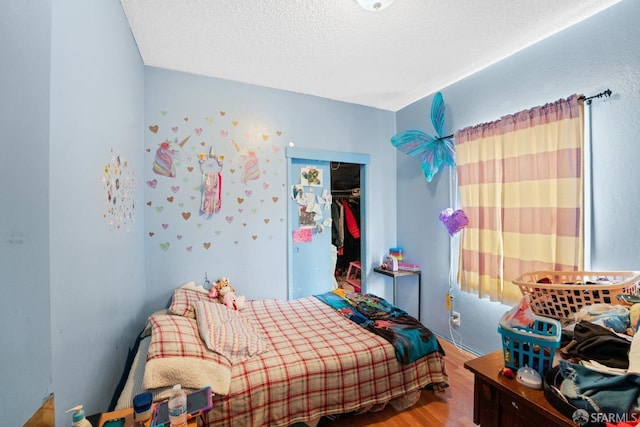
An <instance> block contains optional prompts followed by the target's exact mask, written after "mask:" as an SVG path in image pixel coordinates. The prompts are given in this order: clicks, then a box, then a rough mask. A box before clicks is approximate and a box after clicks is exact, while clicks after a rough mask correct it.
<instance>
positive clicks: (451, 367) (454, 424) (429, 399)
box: [323, 338, 476, 427]
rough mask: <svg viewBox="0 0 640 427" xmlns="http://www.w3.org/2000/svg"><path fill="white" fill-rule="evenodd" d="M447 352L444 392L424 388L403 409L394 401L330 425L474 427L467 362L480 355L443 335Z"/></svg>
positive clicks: (470, 381)
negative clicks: (447, 380)
mask: <svg viewBox="0 0 640 427" xmlns="http://www.w3.org/2000/svg"><path fill="white" fill-rule="evenodd" d="M439 340H440V343H441V345H442V348H443V349H444V351H445V353H446V357H445V363H446V365H445V367H446V369H447V373H448V374H449V387H448V388H447V389H446V390H445V391H442V392H439V393H434V392H432V391H426V390H425V391H423V392H422V395H421V397H420V400H419V401H418V403H416V404H415V405H414V406H412V407H411V408H409V409H406V410H404V411H402V412H397V411H396V410H395V409H393V407H391V405H388V406H387V407H386V408H385V409H384V410H383V411H380V412H375V413H366V414H361V415H355V416H352V417H348V418H342V419H339V420H336V421H332V422H330V423H326V424H324V423H323V426H326V427H364V426H379V427H382V426H384V427H412V426H419V427H432V426H433V427H435V426H442V427H472V426H475V424H474V423H473V374H472V373H471V372H470V371H469V370H467V369H465V368H464V366H463V364H464V362H465V361H467V360H469V359H473V358H475V357H476V356H475V355H473V354H471V353H468V352H466V351H464V350H461V349H458V348H457V347H456V346H455V345H454V344H453V343H451V342H450V341H447V340H445V339H443V338H440V339H439Z"/></svg>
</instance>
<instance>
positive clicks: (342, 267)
mask: <svg viewBox="0 0 640 427" xmlns="http://www.w3.org/2000/svg"><path fill="white" fill-rule="evenodd" d="M331 196H332V199H333V203H332V206H331V218H332V222H333V229H332V233H331V244H332V245H333V246H334V247H335V249H334V250H335V255H334V256H335V269H334V275H335V278H336V283H337V285H338V287H340V288H343V289H345V290H349V291H357V292H360V291H361V290H362V286H361V284H362V277H361V276H362V275H361V269H362V259H361V250H362V249H361V245H360V238H361V235H362V230H361V228H362V220H361V209H360V165H359V164H357V163H343V162H331Z"/></svg>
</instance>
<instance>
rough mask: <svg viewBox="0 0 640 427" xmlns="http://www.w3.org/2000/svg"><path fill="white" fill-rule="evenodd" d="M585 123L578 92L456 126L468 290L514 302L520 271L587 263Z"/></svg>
mask: <svg viewBox="0 0 640 427" xmlns="http://www.w3.org/2000/svg"><path fill="white" fill-rule="evenodd" d="M583 124H584V111H583V101H582V100H580V99H579V97H578V95H573V96H571V97H569V98H567V99H561V100H559V101H556V102H554V103H550V104H546V105H544V106H541V107H536V108H533V109H531V110H527V111H521V112H519V113H517V114H513V115H509V116H505V117H503V118H501V119H500V120H498V121H495V122H492V123H486V124H482V125H478V126H474V127H470V128H466V129H463V130H460V131H458V132H456V134H455V153H456V163H457V174H458V184H459V190H460V202H461V205H462V209H463V210H464V211H465V213H466V214H467V216H468V217H469V225H468V226H467V227H466V228H465V229H464V230H463V232H462V234H461V240H460V242H461V243H460V257H459V266H458V282H459V283H460V286H461V289H462V290H463V291H466V292H471V293H476V294H478V296H479V297H480V298H485V297H488V298H489V299H490V300H492V301H500V302H502V303H504V304H508V305H513V304H515V303H517V302H518V301H519V300H520V298H521V296H522V295H521V294H520V290H519V288H518V287H517V286H514V285H513V284H512V283H511V281H512V280H513V279H515V278H517V277H518V276H519V275H520V274H522V273H526V272H528V271H539V270H582V269H583V265H584V230H583V228H584V227H583V221H584V220H583V198H584V197H583V196H584V190H583V188H584V187H583V175H584V174H583V148H584V127H583Z"/></svg>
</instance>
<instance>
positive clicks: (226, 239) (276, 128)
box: [144, 68, 396, 312]
mask: <svg viewBox="0 0 640 427" xmlns="http://www.w3.org/2000/svg"><path fill="white" fill-rule="evenodd" d="M155 126H157V129H156V128H155ZM393 126H394V114H393V113H392V112H389V111H383V110H378V109H373V108H368V107H362V106H358V105H353V104H346V103H340V102H335V101H330V100H327V99H322V98H317V97H311V96H306V95H300V94H295V93H291V92H285V91H278V90H272V89H268V88H264V87H257V86H250V85H246V84H240V83H233V82H229V81H223V80H217V79H211V78H205V77H199V76H194V75H189V74H184V73H179V72H172V71H166V70H162V69H157V68H147V69H146V73H145V145H146V149H145V178H146V181H147V182H146V183H145V185H146V188H145V191H146V193H145V201H144V202H145V203H144V204H145V207H144V208H145V226H146V230H145V247H146V254H147V257H146V263H147V283H148V287H147V311H148V312H152V311H154V310H157V309H159V308H161V307H163V306H164V305H165V304H166V302H167V301H168V299H169V298H170V296H171V292H172V290H173V289H174V288H175V287H177V286H179V285H181V284H182V283H184V282H186V281H190V280H195V281H196V282H198V283H202V282H203V280H204V274H205V272H206V273H207V275H208V277H209V278H210V279H211V280H212V281H213V280H216V279H218V278H220V277H222V276H226V277H229V278H230V280H231V284H232V286H233V287H234V288H235V290H236V292H237V293H238V294H241V295H245V296H246V297H247V298H249V299H260V298H281V299H285V298H286V296H287V239H288V238H289V236H288V233H287V197H289V194H291V192H290V191H289V190H288V189H287V188H286V183H287V167H286V166H287V162H286V158H285V149H286V147H288V146H289V143H293V144H294V146H295V147H296V148H308V149H318V150H330V151H339V152H355V153H368V154H370V155H371V164H370V165H369V174H368V176H369V188H371V189H373V190H372V192H371V193H370V194H371V196H370V197H369V201H370V202H369V203H370V204H369V206H368V212H369V213H370V215H369V225H368V231H367V232H368V237H369V247H370V248H372V249H373V250H372V253H370V254H367V256H368V257H369V265H371V263H378V262H380V259H381V257H382V255H383V254H384V251H385V248H386V247H388V245H389V244H390V242H394V241H395V227H393V226H391V227H389V226H386V225H387V224H394V223H395V215H396V211H395V205H394V203H389V201H393V200H395V176H394V174H393V169H394V167H395V152H394V149H393V147H391V146H390V145H389V144H387V140H388V137H389V135H391V134H393V129H394V127H393ZM187 136H189V140H188V141H187V142H186V143H185V144H184V147H183V148H184V153H181V154H180V156H181V161H180V162H178V163H177V165H176V168H175V170H176V171H175V177H167V176H163V175H159V174H157V173H154V172H153V170H152V165H153V161H154V158H155V153H156V150H157V148H158V145H159V144H160V143H161V142H162V141H165V140H167V139H168V140H170V141H173V140H174V139H176V138H177V140H178V141H182V140H183V139H184V138H186V137H187ZM234 142H235V144H236V145H237V146H238V147H239V148H242V149H251V150H253V151H254V152H255V153H256V157H257V159H258V162H259V163H258V164H259V175H254V177H257V179H248V180H246V182H243V180H242V173H243V170H244V169H245V167H246V165H245V162H244V160H243V159H242V156H241V153H240V152H238V150H237V149H236V146H234ZM212 144H213V146H214V149H215V151H216V153H218V154H222V155H224V156H225V159H224V168H223V171H222V178H223V180H222V208H221V210H220V212H219V213H217V214H215V215H214V216H213V217H211V218H210V219H207V218H204V217H202V216H200V215H199V206H200V201H201V196H200V192H199V188H200V184H201V176H202V174H201V171H200V169H199V167H198V162H197V159H196V155H197V154H198V153H207V152H208V150H209V147H210V146H211V145H212ZM189 158H190V159H189ZM254 172H255V171H254ZM250 175H251V174H250ZM205 245H207V246H205ZM376 276H377V275H376ZM369 284H370V289H372V290H375V291H377V292H379V293H381V294H382V295H385V293H386V292H389V294H388V295H390V287H389V286H387V284H386V283H385V282H384V280H383V279H382V278H380V277H373V276H370V277H369Z"/></svg>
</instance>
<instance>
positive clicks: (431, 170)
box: [391, 92, 456, 182]
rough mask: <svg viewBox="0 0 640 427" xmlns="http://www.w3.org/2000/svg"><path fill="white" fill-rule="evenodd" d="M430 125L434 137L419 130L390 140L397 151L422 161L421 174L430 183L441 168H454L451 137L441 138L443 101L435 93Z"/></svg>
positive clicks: (438, 94) (401, 133) (397, 135)
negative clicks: (433, 131)
mask: <svg viewBox="0 0 640 427" xmlns="http://www.w3.org/2000/svg"><path fill="white" fill-rule="evenodd" d="M431 123H432V124H433V128H434V129H435V131H436V136H435V137H432V136H429V135H427V134H426V133H425V132H423V131H421V130H408V131H405V132H400V133H397V134H396V135H394V136H393V137H392V138H391V144H393V146H394V147H396V148H397V149H398V150H400V151H402V152H403V153H404V154H407V155H409V156H412V157H417V158H419V159H420V160H421V161H422V172H424V177H425V178H426V179H427V181H429V182H431V180H432V179H433V176H434V175H435V174H436V173H438V171H439V170H440V167H441V166H443V165H444V166H455V165H456V161H455V152H454V147H453V135H448V136H442V127H443V126H444V99H443V98H442V94H441V93H440V92H438V93H436V94H435V96H434V97H433V101H432V103H431Z"/></svg>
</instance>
